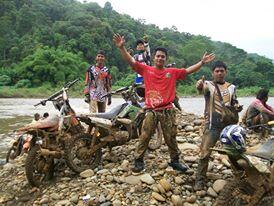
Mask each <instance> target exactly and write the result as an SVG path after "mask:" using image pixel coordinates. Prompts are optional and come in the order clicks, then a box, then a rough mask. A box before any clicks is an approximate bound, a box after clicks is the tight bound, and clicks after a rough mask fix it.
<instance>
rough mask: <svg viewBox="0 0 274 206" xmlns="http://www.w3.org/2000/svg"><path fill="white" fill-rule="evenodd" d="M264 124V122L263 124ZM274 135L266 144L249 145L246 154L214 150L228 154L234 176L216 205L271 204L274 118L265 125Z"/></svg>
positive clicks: (250, 205) (273, 173) (272, 199)
mask: <svg viewBox="0 0 274 206" xmlns="http://www.w3.org/2000/svg"><path fill="white" fill-rule="evenodd" d="M261 126H263V125H261ZM264 126H265V129H271V132H272V136H271V137H270V139H268V140H267V141H266V142H265V143H263V144H259V145H256V146H253V147H250V148H248V149H247V150H246V151H245V152H243V153H236V152H235V151H234V152H232V151H231V150H227V149H212V150H214V151H218V152H219V153H221V154H225V155H227V156H228V157H229V160H230V162H231V166H232V169H233V173H234V178H233V179H232V181H229V182H228V183H227V184H226V185H225V186H224V188H223V189H222V191H221V192H220V194H219V196H218V198H217V199H216V202H215V204H214V205H215V206H223V205H230V206H244V205H248V206H255V205H256V206H257V205H260V206H272V205H273V203H274V165H273V161H274V136H273V131H274V121H272V122H269V123H268V124H267V125H264Z"/></svg>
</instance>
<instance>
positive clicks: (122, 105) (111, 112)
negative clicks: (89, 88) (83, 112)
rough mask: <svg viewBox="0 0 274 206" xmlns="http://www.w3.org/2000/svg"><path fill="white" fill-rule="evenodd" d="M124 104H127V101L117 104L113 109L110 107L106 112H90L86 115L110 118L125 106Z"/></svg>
mask: <svg viewBox="0 0 274 206" xmlns="http://www.w3.org/2000/svg"><path fill="white" fill-rule="evenodd" d="M125 106H127V103H124V104H121V105H118V106H116V107H114V108H113V109H111V110H110V111H108V112H104V113H92V114H90V115H88V116H91V117H98V118H103V119H109V120H111V119H113V118H115V117H116V116H117V115H118V114H119V113H120V112H121V111H122V110H123V109H124V108H125Z"/></svg>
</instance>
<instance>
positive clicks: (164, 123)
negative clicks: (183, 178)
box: [113, 34, 215, 172]
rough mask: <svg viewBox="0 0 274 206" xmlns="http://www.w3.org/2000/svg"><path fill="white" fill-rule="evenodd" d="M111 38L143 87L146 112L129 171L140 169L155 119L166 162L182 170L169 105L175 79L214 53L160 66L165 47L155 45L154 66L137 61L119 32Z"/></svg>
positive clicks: (182, 166)
mask: <svg viewBox="0 0 274 206" xmlns="http://www.w3.org/2000/svg"><path fill="white" fill-rule="evenodd" d="M113 41H114V43H115V45H116V46H117V47H118V48H119V50H120V52H121V55H122V57H123V59H124V60H125V61H126V62H127V63H128V64H129V65H130V66H131V67H132V69H133V70H134V71H136V72H137V73H138V74H140V75H142V76H143V77H144V82H145V88H146V93H145V101H146V102H145V104H146V106H145V108H146V116H145V119H144V121H143V125H142V131H141V135H140V137H139V139H140V140H139V144H138V146H137V149H136V154H135V163H134V168H133V172H140V171H142V170H143V169H144V154H145V152H146V150H147V147H148V144H149V140H150V138H151V136H152V134H153V133H154V131H155V128H156V126H157V124H158V122H160V123H161V127H162V130H163V135H164V139H165V142H166V144H167V146H168V149H169V153H170V158H171V162H170V164H169V165H170V166H171V167H172V168H173V169H176V170H178V171H181V172H185V171H186V170H187V166H185V165H182V164H180V163H179V155H180V151H179V148H178V145H177V141H176V133H177V127H176V124H175V111H174V109H173V105H172V102H173V100H174V98H175V90H176V80H177V79H181V80H184V79H185V77H186V75H187V74H191V73H193V72H196V71H198V70H199V69H200V68H201V67H202V65H203V64H205V63H208V62H211V61H212V60H213V59H214V57H215V56H214V54H209V55H207V54H206V53H205V54H204V56H203V57H202V60H201V61H199V62H198V63H197V64H195V65H193V66H190V67H189V68H187V69H177V68H169V69H166V68H165V67H164V65H166V60H167V50H166V49H165V48H157V49H156V50H155V56H154V65H155V66H148V65H144V64H142V63H139V62H137V61H136V60H134V58H132V56H130V54H129V53H128V52H127V50H126V48H125V46H124V45H125V39H124V37H123V36H120V35H119V34H114V36H113Z"/></svg>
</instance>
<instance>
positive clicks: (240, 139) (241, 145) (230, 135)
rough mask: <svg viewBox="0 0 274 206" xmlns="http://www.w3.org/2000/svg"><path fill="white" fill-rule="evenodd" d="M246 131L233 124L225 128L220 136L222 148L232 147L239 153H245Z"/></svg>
mask: <svg viewBox="0 0 274 206" xmlns="http://www.w3.org/2000/svg"><path fill="white" fill-rule="evenodd" d="M245 138H246V131H245V130H244V128H242V127H241V126H239V125H236V124H233V125H228V126H227V127H225V128H224V129H223V130H222V132H221V135H220V141H221V143H222V144H223V145H224V146H228V147H232V148H234V149H236V150H239V151H240V152H243V151H245V146H246V145H245Z"/></svg>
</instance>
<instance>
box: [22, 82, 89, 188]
mask: <svg viewBox="0 0 274 206" xmlns="http://www.w3.org/2000/svg"><path fill="white" fill-rule="evenodd" d="M77 81H78V79H76V80H74V81H72V82H69V83H68V84H66V85H65V86H64V87H63V88H62V89H61V90H59V91H58V92H56V93H54V94H53V95H51V96H50V97H49V98H47V99H45V100H42V101H41V102H39V103H38V104H36V105H34V106H38V105H43V106H45V105H46V103H47V102H52V103H53V105H54V107H55V109H57V110H58V111H59V115H52V116H49V117H48V118H46V119H43V120H38V121H37V122H35V123H30V124H28V125H26V126H25V127H23V128H20V129H19V131H23V132H25V133H27V134H30V135H31V136H32V138H31V140H30V150H29V152H28V155H27V158H26V163H25V171H26V176H27V179H28V182H29V183H30V184H31V185H32V186H39V185H40V184H41V183H42V182H43V181H46V180H48V179H51V178H52V177H53V173H54V159H55V158H56V159H60V158H64V159H65V161H66V163H67V165H68V166H70V165H72V166H73V160H71V159H70V158H71V157H72V156H71V155H69V153H70V150H69V148H68V147H67V145H68V144H69V142H70V141H71V140H72V139H73V137H74V136H75V135H77V134H80V133H83V132H84V127H83V126H82V125H81V123H80V121H79V120H78V119H77V118H76V115H75V112H74V110H73V109H72V108H71V106H70V104H69V99H68V95H67V90H68V89H69V88H70V87H71V86H72V85H74V84H75V83H76V82H77ZM70 168H71V169H72V170H73V169H74V167H70ZM74 171H75V170H74ZM75 172H77V171H75Z"/></svg>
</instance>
